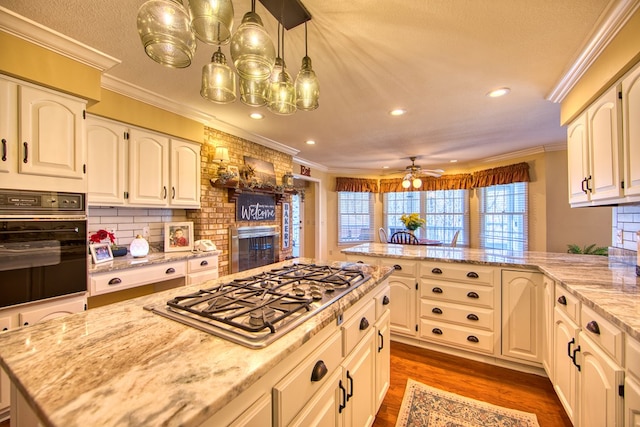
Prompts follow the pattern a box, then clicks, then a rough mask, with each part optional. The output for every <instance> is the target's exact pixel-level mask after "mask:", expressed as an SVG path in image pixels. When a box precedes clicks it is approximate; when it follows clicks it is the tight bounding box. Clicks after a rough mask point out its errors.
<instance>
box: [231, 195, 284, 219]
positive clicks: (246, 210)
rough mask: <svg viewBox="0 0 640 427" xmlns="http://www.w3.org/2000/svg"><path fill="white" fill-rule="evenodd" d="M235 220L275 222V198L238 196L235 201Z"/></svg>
mask: <svg viewBox="0 0 640 427" xmlns="http://www.w3.org/2000/svg"><path fill="white" fill-rule="evenodd" d="M236 220H238V221H275V220H276V201H275V198H274V197H273V196H267V195H264V194H247V193H242V194H240V195H239V196H238V199H237V201H236Z"/></svg>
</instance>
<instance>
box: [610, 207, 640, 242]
mask: <svg viewBox="0 0 640 427" xmlns="http://www.w3.org/2000/svg"><path fill="white" fill-rule="evenodd" d="M612 212H613V213H612V215H613V218H612V221H611V223H612V226H613V230H612V233H611V236H612V237H611V243H612V244H611V246H613V247H616V248H622V249H628V250H631V251H637V249H638V246H637V242H636V232H637V231H640V203H632V204H627V205H620V206H615V207H614V208H613V210H612ZM618 230H621V231H622V245H621V244H620V243H618V242H617V238H616V237H617V233H618Z"/></svg>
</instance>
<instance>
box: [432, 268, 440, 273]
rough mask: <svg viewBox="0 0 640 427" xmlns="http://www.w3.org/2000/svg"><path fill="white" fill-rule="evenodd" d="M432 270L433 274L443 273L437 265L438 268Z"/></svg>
mask: <svg viewBox="0 0 640 427" xmlns="http://www.w3.org/2000/svg"><path fill="white" fill-rule="evenodd" d="M431 272H432V273H433V274H442V270H440V269H439V268H438V267H436V268H434V269H432V270H431Z"/></svg>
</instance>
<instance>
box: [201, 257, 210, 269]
mask: <svg viewBox="0 0 640 427" xmlns="http://www.w3.org/2000/svg"><path fill="white" fill-rule="evenodd" d="M200 265H201V266H202V267H205V266H207V265H209V263H208V262H207V260H206V259H205V260H204V261H202V262H201V263H200Z"/></svg>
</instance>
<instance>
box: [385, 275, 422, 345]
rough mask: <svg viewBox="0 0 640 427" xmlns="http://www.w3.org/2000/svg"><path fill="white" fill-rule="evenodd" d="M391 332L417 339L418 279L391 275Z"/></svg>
mask: <svg viewBox="0 0 640 427" xmlns="http://www.w3.org/2000/svg"><path fill="white" fill-rule="evenodd" d="M389 288H390V289H391V304H389V305H390V310H391V332H393V333H397V334H402V335H408V336H411V337H415V336H416V334H417V331H416V321H417V320H416V294H417V290H416V279H414V278H412V277H402V276H395V275H391V276H390V277H389Z"/></svg>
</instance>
